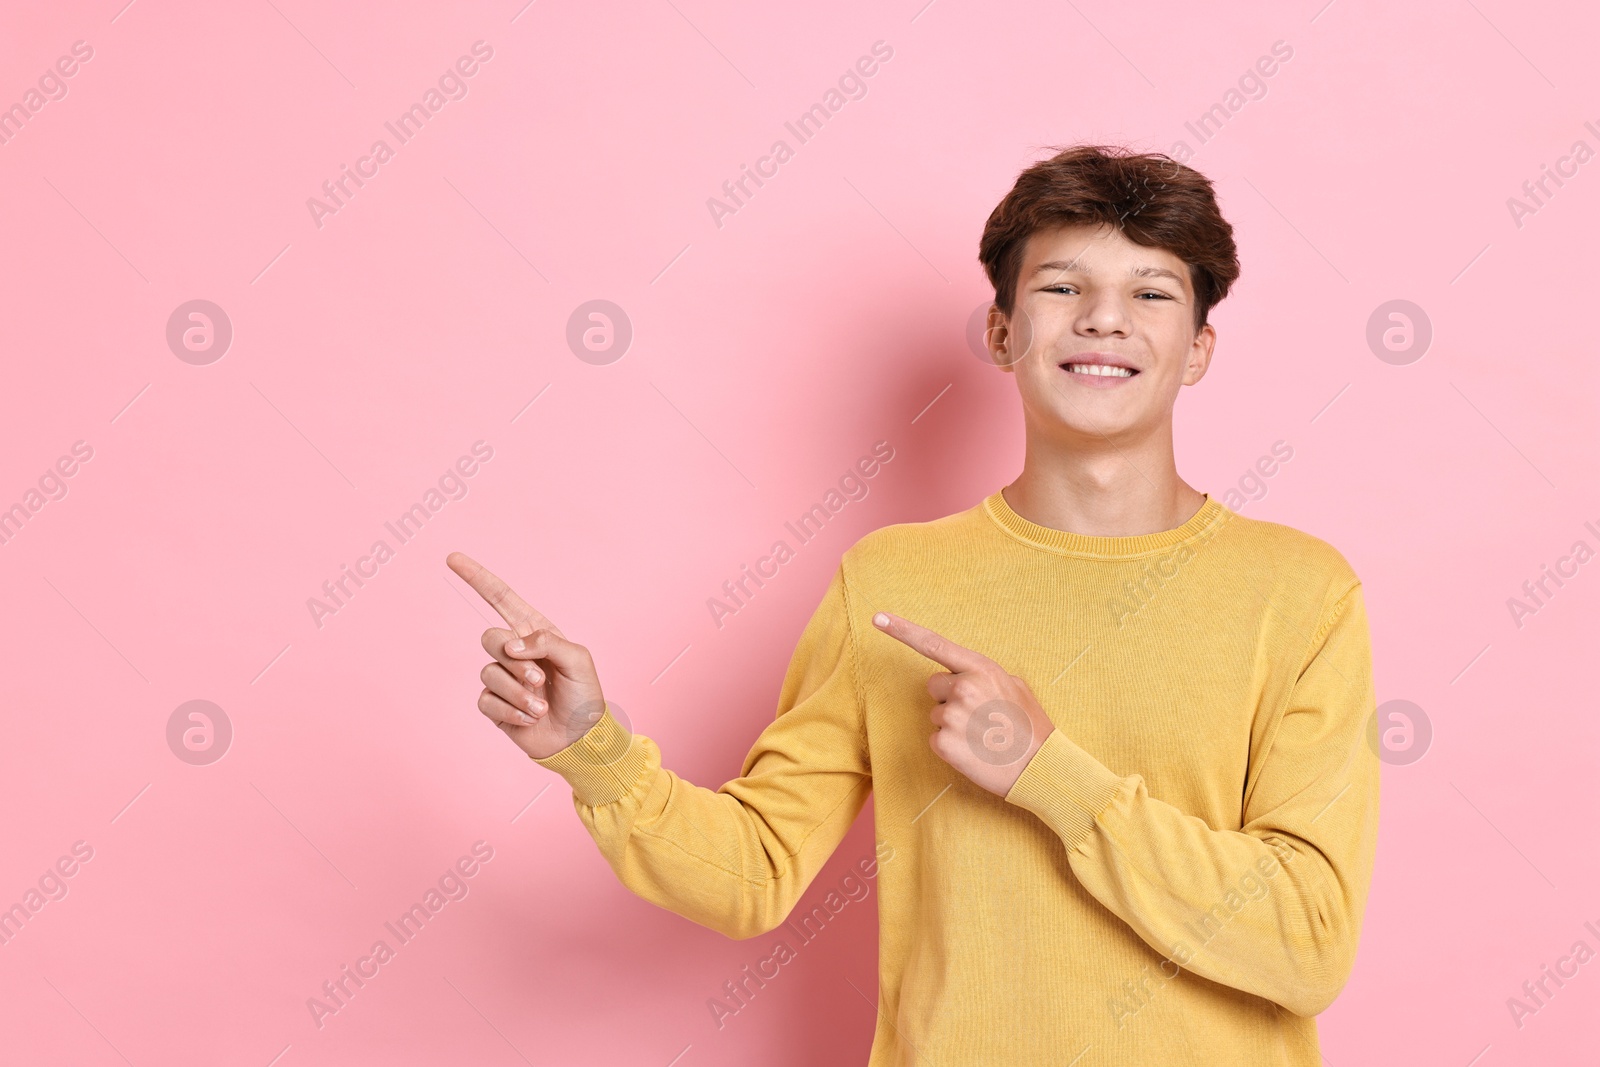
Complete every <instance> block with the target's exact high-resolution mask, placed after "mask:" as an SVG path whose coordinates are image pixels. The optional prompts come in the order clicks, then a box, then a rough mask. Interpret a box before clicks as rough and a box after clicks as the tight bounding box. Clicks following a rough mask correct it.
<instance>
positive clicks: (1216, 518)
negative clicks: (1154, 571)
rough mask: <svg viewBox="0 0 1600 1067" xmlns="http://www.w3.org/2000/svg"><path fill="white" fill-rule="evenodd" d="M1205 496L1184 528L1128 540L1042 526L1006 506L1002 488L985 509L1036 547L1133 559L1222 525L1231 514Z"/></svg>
mask: <svg viewBox="0 0 1600 1067" xmlns="http://www.w3.org/2000/svg"><path fill="white" fill-rule="evenodd" d="M1205 497H1206V501H1205V503H1204V504H1201V505H1200V509H1199V510H1198V511H1196V512H1195V513H1194V514H1193V515H1191V516H1190V517H1189V518H1188V520H1187V521H1185V522H1184V523H1183V525H1181V526H1176V527H1174V528H1172V529H1170V530H1160V531H1158V532H1156V533H1147V534H1134V535H1131V536H1128V537H1100V536H1096V535H1092V534H1080V533H1072V532H1070V531H1067V530H1057V529H1054V528H1052V527H1049V526H1040V525H1039V524H1038V523H1036V522H1030V521H1029V520H1027V519H1025V518H1023V517H1022V516H1021V515H1018V514H1017V513H1016V512H1015V511H1013V510H1011V505H1010V504H1008V503H1006V498H1005V493H1004V492H1003V491H1002V490H1000V489H996V490H995V491H994V492H993V493H991V494H990V495H989V496H988V497H987V498H985V499H984V502H983V509H984V511H985V513H987V514H988V516H989V517H990V518H991V519H993V520H994V521H995V523H996V524H997V525H998V526H999V527H1000V528H1001V529H1002V530H1005V531H1006V532H1007V533H1009V534H1011V535H1012V536H1013V537H1015V538H1016V539H1017V540H1019V541H1023V542H1025V543H1027V544H1030V545H1033V546H1034V547H1035V548H1042V549H1044V550H1045V551H1047V552H1055V553H1058V554H1061V555H1067V556H1083V557H1086V558H1089V559H1130V558H1134V557H1138V556H1144V555H1148V554H1150V553H1152V552H1159V551H1161V550H1162V549H1165V548H1172V547H1175V546H1177V545H1180V544H1182V543H1184V542H1185V541H1191V540H1194V539H1196V538H1198V537H1200V536H1202V535H1204V534H1205V533H1206V532H1207V531H1208V530H1209V529H1210V528H1211V527H1212V526H1214V525H1218V524H1220V523H1221V522H1222V521H1223V519H1224V518H1225V517H1226V516H1227V515H1228V514H1229V512H1228V509H1227V507H1226V506H1224V505H1223V503H1222V502H1221V501H1219V500H1218V499H1217V498H1216V497H1214V496H1212V495H1211V494H1210V493H1207V494H1206V495H1205Z"/></svg>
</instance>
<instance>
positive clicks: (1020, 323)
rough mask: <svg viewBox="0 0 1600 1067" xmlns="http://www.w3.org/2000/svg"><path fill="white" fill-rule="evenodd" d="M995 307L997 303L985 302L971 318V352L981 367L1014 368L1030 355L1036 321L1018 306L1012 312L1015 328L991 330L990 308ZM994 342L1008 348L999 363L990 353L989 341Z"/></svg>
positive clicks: (999, 327) (998, 327)
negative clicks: (1029, 350) (1034, 322)
mask: <svg viewBox="0 0 1600 1067" xmlns="http://www.w3.org/2000/svg"><path fill="white" fill-rule="evenodd" d="M992 306H994V301H992V300H985V301H984V302H983V303H981V304H979V305H978V306H977V307H975V308H973V309H972V314H971V315H970V316H969V317H968V318H967V348H968V349H969V350H970V351H971V352H972V354H973V355H974V356H975V357H977V360H978V362H979V363H982V364H984V365H985V366H989V367H1014V366H1016V365H1017V364H1018V363H1019V362H1021V360H1022V358H1023V357H1024V356H1026V355H1027V354H1028V349H1029V348H1030V347H1032V345H1033V320H1032V319H1030V318H1029V317H1028V313H1027V312H1026V311H1024V310H1023V308H1022V305H1021V304H1018V305H1017V306H1016V307H1015V308H1013V309H1012V312H1011V322H1012V328H1007V327H1005V326H991V325H990V324H989V308H991V307H992ZM991 339H993V340H994V341H995V342H996V343H997V344H1003V345H1005V346H1006V350H1005V352H1004V353H1003V354H1002V355H1001V356H1000V357H999V358H998V359H997V358H996V357H995V354H994V353H993V352H991V351H989V341H990V340H991Z"/></svg>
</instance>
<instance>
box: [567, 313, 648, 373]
mask: <svg viewBox="0 0 1600 1067" xmlns="http://www.w3.org/2000/svg"><path fill="white" fill-rule="evenodd" d="M632 343H633V320H632V319H630V318H628V313H627V312H626V311H623V310H622V308H621V306H619V305H617V304H613V303H612V302H611V301H609V300H587V301H585V302H584V303H582V304H579V305H578V306H577V307H575V308H573V309H572V314H571V315H569V316H567V347H568V348H570V349H572V354H573V355H575V356H577V357H578V358H579V359H581V360H583V361H584V362H585V363H592V364H594V365H595V366H597V367H604V366H606V365H607V364H611V363H615V362H616V361H617V360H619V359H621V358H622V357H623V356H624V355H626V354H627V351H628V346H629V345H630V344H632Z"/></svg>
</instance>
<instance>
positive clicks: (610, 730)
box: [529, 703, 646, 807]
mask: <svg viewBox="0 0 1600 1067" xmlns="http://www.w3.org/2000/svg"><path fill="white" fill-rule="evenodd" d="M642 742H643V739H642V738H641V737H638V736H637V735H634V734H631V733H629V732H628V730H627V728H626V727H624V726H623V725H622V724H621V723H619V722H618V721H617V720H616V719H615V718H613V717H612V715H611V705H610V704H609V703H608V704H607V705H606V709H605V712H604V713H603V714H601V716H600V718H599V719H597V720H596V721H595V724H594V725H593V726H591V727H589V729H588V731H586V732H585V733H584V735H583V736H582V737H580V738H578V739H577V740H576V741H574V742H572V744H570V745H568V746H567V747H566V748H564V749H562V750H561V751H560V752H556V753H553V754H551V755H549V756H545V757H543V758H542V759H541V758H540V757H538V756H530V757H529V758H530V759H532V760H533V762H535V763H537V764H538V765H539V766H541V767H548V768H550V769H551V770H552V771H555V772H556V773H557V774H559V775H561V777H563V778H565V779H566V780H567V784H569V785H570V786H572V795H573V796H574V797H576V798H577V799H578V801H579V803H582V804H587V805H588V806H589V807H598V806H599V805H601V804H609V803H611V802H612V801H614V800H621V799H622V798H623V797H625V796H627V795H628V793H629V792H630V791H631V790H632V789H633V786H634V784H635V783H637V782H638V781H639V776H640V775H641V774H643V773H644V769H645V763H646V755H645V750H644V745H643V743H642Z"/></svg>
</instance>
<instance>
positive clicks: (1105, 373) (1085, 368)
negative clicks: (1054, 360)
mask: <svg viewBox="0 0 1600 1067" xmlns="http://www.w3.org/2000/svg"><path fill="white" fill-rule="evenodd" d="M1061 369H1062V370H1064V371H1066V372H1067V373H1069V374H1085V375H1089V376H1090V377H1095V378H1132V377H1133V376H1134V375H1135V374H1138V373H1139V372H1138V371H1136V370H1132V369H1130V368H1128V367H1108V366H1106V365H1105V364H1101V363H1063V364H1061Z"/></svg>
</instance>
